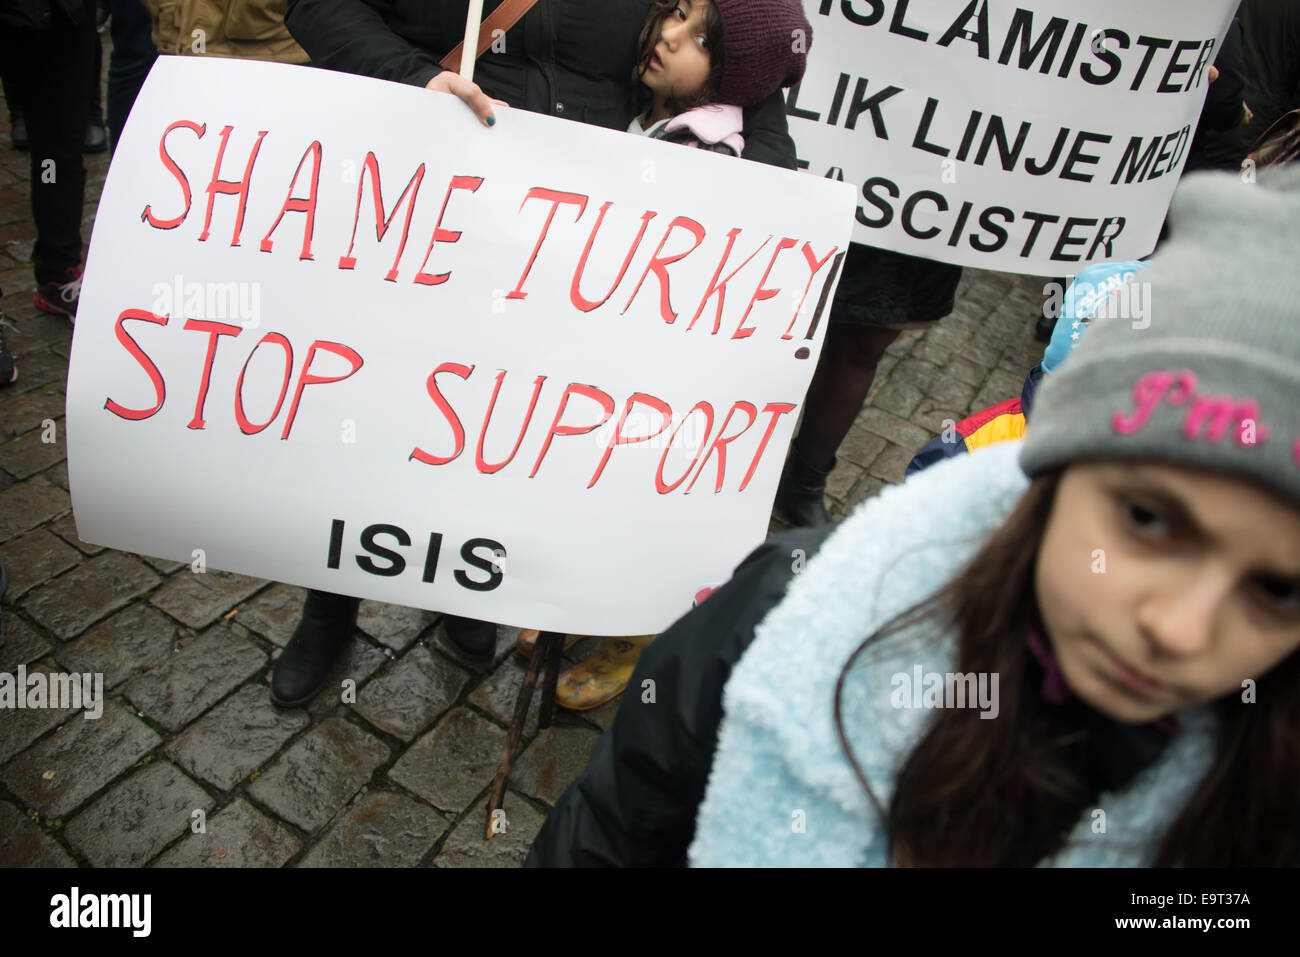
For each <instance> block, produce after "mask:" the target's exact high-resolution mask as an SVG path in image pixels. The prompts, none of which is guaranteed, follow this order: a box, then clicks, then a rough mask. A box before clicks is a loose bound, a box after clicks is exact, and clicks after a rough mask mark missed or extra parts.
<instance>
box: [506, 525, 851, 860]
mask: <svg viewBox="0 0 1300 957" xmlns="http://www.w3.org/2000/svg"><path fill="white" fill-rule="evenodd" d="M834 528H835V526H825V527H823V528H818V529H796V530H794V531H791V532H786V533H785V534H782V535H778V536H776V537H775V538H772V539H770V540H769V541H767V542H766V543H764V544H763V545H761V546H760V547H759V548H758V549H756V550H755V551H754V552H753V553H752V554H750V556H749V557H748V558H746V559H745V561H744V562H743V563H742V564H741V565H740V567H738V568H737V569H736V572H735V574H734V575H733V576H732V579H731V581H729V582H728V583H727V584H726V585H724V586H723V587H722V588H720V589H718V591H716V592H714V593H713V594H712V595H710V596H709V597H708V598H706V599H705V600H704V601H703V602H701V603H700V605H699V606H698V607H697V608H695V609H693V610H692V611H691V612H690V613H689V614H687V615H686V616H685V617H683V618H681V619H680V620H678V622H677V623H676V624H674V625H673V626H672V627H671V628H669V629H668V630H667V631H666V632H664V633H663V634H662V635H660V636H659V637H658V638H656V639H655V640H654V641H652V642H651V643H650V644H649V645H648V646H647V647H646V649H645V651H644V652H643V653H642V655H641V660H640V662H639V663H638V664H637V668H636V671H635V673H634V674H633V675H632V680H631V681H630V682H629V684H628V688H627V691H626V692H625V693H624V695H623V700H622V702H621V703H620V705H619V709H618V713H617V714H616V715H615V718H614V723H613V725H611V727H610V728H609V730H608V731H606V732H605V733H604V734H603V735H601V736H600V739H599V740H598V741H597V742H596V747H595V750H594V751H593V753H592V756H591V760H590V762H589V763H588V765H587V768H586V770H585V771H583V773H582V775H581V776H580V777H579V778H578V779H577V780H576V781H574V782H573V783H572V784H571V785H569V787H568V789H567V790H566V791H565V792H564V794H563V795H561V796H560V800H559V802H558V803H557V804H556V805H555V808H554V810H552V811H551V813H550V815H549V816H548V817H547V818H546V822H545V823H544V824H543V826H542V829H541V831H540V832H539V833H538V835H537V839H536V840H535V841H534V843H533V846H532V849H531V850H530V851H529V853H528V859H527V861H526V863H525V866H528V867H601V866H605V867H609V866H629V867H636V866H640V867H646V866H660V867H668V866H681V865H684V864H685V863H686V851H687V848H689V847H690V844H691V840H692V839H693V838H694V836H695V812H696V809H697V808H698V806H699V804H700V802H701V801H702V800H704V791H705V786H706V785H707V784H708V779H709V769H710V767H712V764H713V751H714V748H715V747H716V744H717V738H718V727H719V725H720V724H721V723H722V689H723V686H724V685H725V684H726V683H727V679H728V677H729V676H730V675H731V669H732V667H733V666H734V665H735V663H736V662H737V661H739V660H740V657H741V655H743V654H744V653H745V650H746V649H747V648H748V647H749V643H750V642H751V641H752V640H753V638H754V628H755V627H756V626H757V625H758V624H759V622H761V621H762V620H763V618H764V617H765V616H766V615H767V613H768V611H769V610H771V609H772V608H773V607H775V606H776V605H777V604H779V603H780V601H781V599H782V598H783V597H784V596H785V591H786V586H787V585H788V584H789V582H790V579H791V578H793V577H794V575H795V574H796V572H797V570H802V568H803V562H805V561H807V560H808V559H810V558H811V557H812V555H813V554H814V553H815V552H816V551H817V549H818V548H820V547H821V544H822V542H824V541H825V540H826V538H828V537H829V536H830V534H831V532H833V531H834ZM646 682H653V684H646Z"/></svg>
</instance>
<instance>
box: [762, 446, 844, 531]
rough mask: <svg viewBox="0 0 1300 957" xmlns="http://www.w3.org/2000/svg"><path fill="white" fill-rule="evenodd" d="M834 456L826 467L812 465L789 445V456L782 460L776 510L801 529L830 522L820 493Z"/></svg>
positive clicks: (833, 461)
mask: <svg viewBox="0 0 1300 957" xmlns="http://www.w3.org/2000/svg"><path fill="white" fill-rule="evenodd" d="M836 461H837V460H836V459H834V458H832V459H831V461H830V464H829V465H828V466H826V467H825V468H820V469H819V468H815V467H814V466H812V465H809V464H808V463H807V462H805V461H804V459H803V456H801V455H800V454H799V452H798V450H797V449H796V448H795V447H794V446H793V445H791V446H790V455H789V457H787V458H786V460H785V470H784V471H783V472H782V473H781V484H780V485H778V486H777V489H776V502H775V503H774V504H775V505H776V508H777V511H778V512H780V514H781V517H782V518H784V519H785V520H786V521H787V522H789V523H790V524H791V525H794V526H797V527H800V528H815V527H817V526H818V525H827V524H829V523H830V520H831V516H830V513H829V512H827V511H826V503H825V502H823V501H822V495H823V494H825V492H826V479H828V478H829V477H830V474H831V471H832V470H833V469H834V468H835V463H836Z"/></svg>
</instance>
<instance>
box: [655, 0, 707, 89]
mask: <svg viewBox="0 0 1300 957" xmlns="http://www.w3.org/2000/svg"><path fill="white" fill-rule="evenodd" d="M711 2H712V0H682V2H681V3H679V4H677V6H676V7H675V8H674V9H673V10H671V11H669V13H668V16H666V17H665V18H664V19H663V20H662V21H661V22H660V25H659V41H658V42H657V43H656V44H655V51H654V54H653V55H652V56H651V57H650V61H649V62H648V63H646V64H643V66H642V72H641V82H642V83H644V84H645V85H646V86H648V87H649V88H650V90H651V92H653V93H654V95H655V103H656V104H662V103H664V102H665V101H666V100H668V99H669V98H672V99H687V98H690V97H693V96H695V95H697V94H698V93H699V92H700V91H701V90H703V89H704V85H705V84H706V83H707V82H708V79H709V73H710V71H711V70H712V69H713V60H712V56H711V54H710V53H709V49H708V46H707V43H708V41H707V32H708V31H707V29H706V23H705V17H706V15H707V14H708V11H709V6H710V5H711Z"/></svg>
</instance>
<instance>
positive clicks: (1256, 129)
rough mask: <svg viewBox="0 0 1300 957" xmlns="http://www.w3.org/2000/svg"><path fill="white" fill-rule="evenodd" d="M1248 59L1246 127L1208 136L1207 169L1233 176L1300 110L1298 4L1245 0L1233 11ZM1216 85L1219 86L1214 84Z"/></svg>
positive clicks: (1287, 0)
mask: <svg viewBox="0 0 1300 957" xmlns="http://www.w3.org/2000/svg"><path fill="white" fill-rule="evenodd" d="M1237 20H1238V22H1239V23H1240V24H1241V38H1242V44H1243V46H1244V48H1245V54H1246V56H1245V59H1246V103H1247V105H1248V106H1249V107H1250V109H1251V111H1252V112H1253V113H1254V114H1255V118H1254V120H1253V121H1252V122H1251V124H1250V125H1249V126H1240V127H1234V128H1232V129H1228V130H1224V131H1222V132H1216V133H1207V134H1206V136H1205V150H1206V153H1207V155H1208V157H1209V160H1210V162H1211V164H1213V165H1214V166H1216V167H1219V168H1221V169H1229V170H1237V169H1239V168H1240V167H1241V161H1242V160H1243V159H1245V156H1246V153H1247V152H1249V150H1250V148H1251V146H1253V145H1254V143H1255V140H1257V139H1258V138H1259V137H1260V136H1262V135H1263V134H1264V133H1265V131H1267V130H1268V128H1269V127H1270V126H1272V125H1273V123H1274V122H1276V121H1277V119H1278V118H1279V117H1281V116H1282V115H1283V114H1284V113H1286V112H1288V111H1290V110H1294V109H1297V108H1300V3H1297V2H1296V0H1243V2H1242V4H1241V7H1240V8H1239V9H1238V10H1237ZM1216 85H1217V84H1216Z"/></svg>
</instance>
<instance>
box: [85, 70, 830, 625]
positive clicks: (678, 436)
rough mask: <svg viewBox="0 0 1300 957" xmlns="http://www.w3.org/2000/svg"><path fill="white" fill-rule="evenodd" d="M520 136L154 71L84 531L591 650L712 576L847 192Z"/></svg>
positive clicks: (267, 85) (560, 126) (755, 168)
mask: <svg viewBox="0 0 1300 957" xmlns="http://www.w3.org/2000/svg"><path fill="white" fill-rule="evenodd" d="M323 104H328V106H325V105H323ZM511 120H512V121H511V122H510V123H509V124H506V125H504V126H503V128H502V129H499V130H494V131H493V132H492V133H491V134H490V135H489V134H487V133H486V131H484V129H483V126H482V125H481V124H480V123H479V122H477V121H475V120H473V119H471V117H470V115H469V114H468V113H466V111H465V109H464V107H462V106H458V105H455V104H453V103H451V102H450V101H449V100H448V99H447V98H445V97H430V96H428V95H427V94H425V93H424V92H423V91H422V90H416V89H412V88H410V87H404V86H401V85H398V84H389V83H384V82H382V81H378V80H372V79H367V78H363V77H354V76H350V75H346V74H341V73H331V72H326V71H316V70H307V69H303V68H295V67H287V66H281V65H277V64H266V63H257V62H248V61H239V60H218V59H206V60H205V59H198V58H192V59H191V58H180V57H166V58H162V59H160V60H159V62H158V63H157V64H156V65H155V67H154V70H153V73H152V74H151V75H150V78H149V81H148V82H147V83H146V85H145V87H144V89H143V90H142V91H141V94H140V97H139V99H138V100H137V101H136V104H135V107H134V108H133V111H132V116H131V122H130V124H129V125H128V127H127V129H126V131H125V134H124V136H123V138H122V141H121V143H120V144H119V146H118V149H117V153H116V155H115V158H114V161H113V165H112V168H111V169H110V171H109V176H108V180H107V181H106V183H105V186H104V191H103V196H102V199H101V204H100V208H99V210H98V212H97V214H96V218H95V231H94V237H93V239H92V243H91V250H90V254H89V257H88V260H87V266H86V275H85V280H84V284H83V287H82V296H81V309H80V313H79V316H78V323H77V329H76V335H75V337H74V341H73V352H72V359H71V372H70V377H69V386H68V391H69V396H68V436H69V450H68V458H69V463H68V464H69V478H70V483H71V487H72V495H73V506H74V510H75V515H76V520H77V526H78V534H79V535H80V536H81V537H82V539H83V540H85V541H88V542H94V543H97V544H104V545H109V546H112V547H118V548H125V549H127V550H130V551H135V552H140V553H144V554H150V555H159V556H170V557H174V558H177V559H181V558H184V559H185V560H186V561H188V560H189V558H190V556H191V555H192V553H193V552H194V550H195V549H200V548H201V549H203V552H204V554H205V555H206V556H207V561H208V564H209V566H210V567H213V568H222V569H226V570H231V571H239V572H243V573H245V574H251V575H256V576H259V577H262V578H270V579H274V580H277V581H284V582H288V583H291V584H299V585H306V586H309V587H315V588H322V589H325V590H329V591H333V592H336V593H343V594H350V595H359V596H364V597H372V598H376V599H379V600H383V601H390V602H395V603H400V604H404V605H410V606H414V607H423V608H432V609H436V610H439V611H442V612H446V613H449V614H454V615H461V616H465V617H473V618H477V619H480V620H489V621H496V622H499V623H504V624H516V625H531V626H534V627H541V628H543V629H544V630H547V631H562V632H572V633H578V634H593V635H628V634H645V633H653V632H657V631H659V630H662V628H663V627H665V626H666V625H667V624H669V623H670V622H671V621H672V620H673V619H674V618H676V617H677V615H678V614H680V612H681V611H682V610H683V609H684V608H686V607H687V606H688V605H689V603H690V600H691V596H692V595H694V594H695V592H696V591H697V590H698V588H699V585H700V584H701V583H702V582H710V581H718V580H721V579H723V578H725V577H726V576H727V575H728V574H730V572H731V570H732V569H733V568H734V567H735V565H736V564H737V562H739V560H740V559H741V558H743V557H744V555H745V554H746V553H747V552H748V551H749V550H751V549H752V547H753V546H754V545H755V544H757V543H758V542H759V541H761V540H762V538H763V536H764V533H765V531H766V528H767V522H768V514H769V512H770V508H771V502H772V496H773V493H774V491H775V487H776V483H777V479H778V476H779V474H780V470H781V464H782V460H783V457H784V451H785V448H786V445H787V443H788V441H789V436H790V433H791V431H792V429H793V424H794V419H795V417H796V415H797V411H798V407H799V404H800V402H802V399H803V395H804V392H805V391H806V389H807V385H808V381H809V378H810V377H811V374H812V371H813V368H814V366H815V363H816V355H817V350H818V349H819V348H820V345H821V341H822V338H823V336H824V332H825V321H824V316H823V311H824V309H825V308H826V304H827V303H828V302H829V301H830V299H831V298H832V296H833V293H834V288H835V282H836V277H837V275H838V268H839V263H840V262H841V260H842V256H843V250H844V248H845V246H846V245H847V240H848V232H849V229H850V226H851V217H852V213H851V210H852V200H853V197H852V190H850V189H849V187H847V186H845V185H844V184H839V183H830V182H826V181H824V180H821V179H818V178H815V177H809V176H801V175H799V174H796V173H791V172H787V171H783V170H773V169H771V168H768V167H764V166H762V165H760V164H756V163H739V162H736V161H735V160H733V159H728V158H724V157H719V156H716V155H713V154H711V153H708V152H706V151H700V150H690V149H683V148H682V147H680V146H675V145H673V144H666V143H660V142H656V141H651V140H645V139H641V138H635V137H630V136H627V135H625V134H622V133H616V132H612V131H609V130H602V129H598V128H594V127H588V126H584V125H582V124H576V123H569V122H567V121H563V120H556V119H551V118H548V117H544V116H537V115H534V114H531V113H527V112H523V111H521V112H519V113H517V114H515V115H513V116H512V117H511ZM647 157H650V158H651V159H652V160H653V162H654V163H655V164H656V166H657V167H658V169H659V171H660V173H661V176H660V177H659V178H658V179H657V181H655V182H646V181H645V180H644V179H643V177H642V170H643V164H644V162H645V160H646V158H647ZM588 158H591V159H588ZM381 174H382V175H381ZM756 198H757V199H756ZM372 227H373V228H372ZM245 305H248V306H255V307H256V312H257V316H256V317H246V316H244V315H243V312H244V308H243V307H244V306H245ZM249 318H255V319H256V322H249V321H248V319H249ZM506 555H508V556H509V564H508V567H507V565H506V562H505V561H504V560H502V559H503V556H506Z"/></svg>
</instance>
